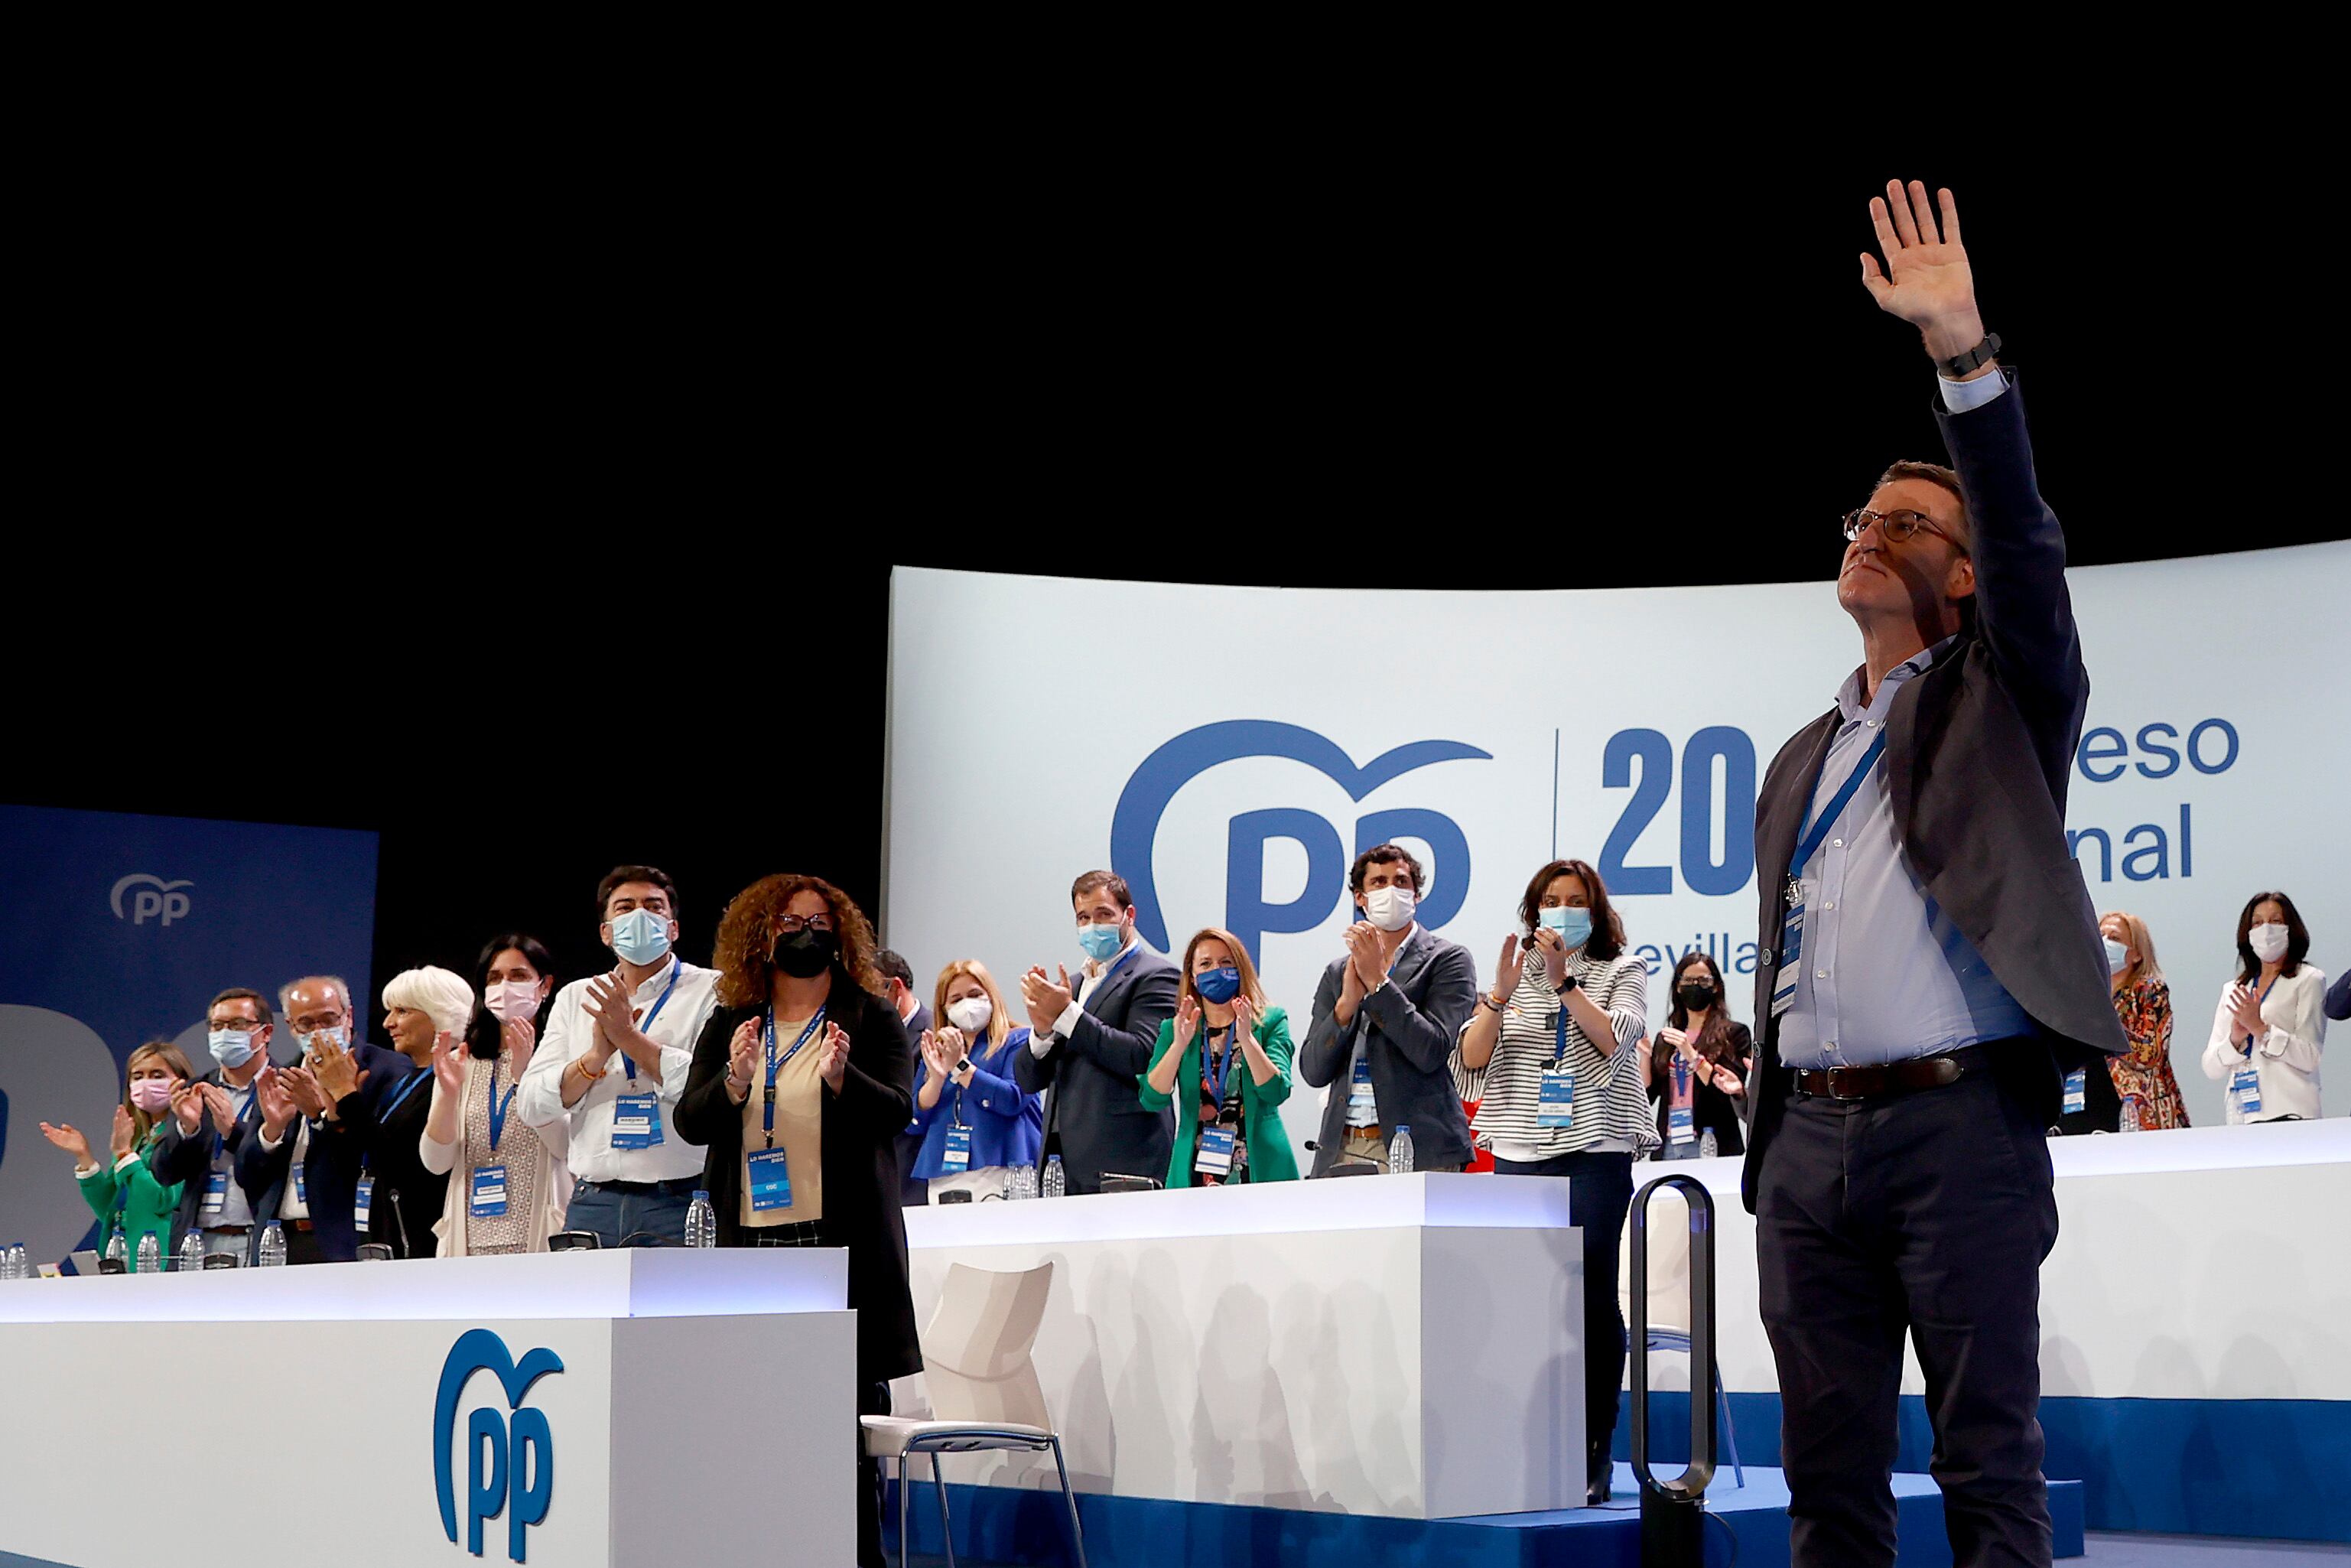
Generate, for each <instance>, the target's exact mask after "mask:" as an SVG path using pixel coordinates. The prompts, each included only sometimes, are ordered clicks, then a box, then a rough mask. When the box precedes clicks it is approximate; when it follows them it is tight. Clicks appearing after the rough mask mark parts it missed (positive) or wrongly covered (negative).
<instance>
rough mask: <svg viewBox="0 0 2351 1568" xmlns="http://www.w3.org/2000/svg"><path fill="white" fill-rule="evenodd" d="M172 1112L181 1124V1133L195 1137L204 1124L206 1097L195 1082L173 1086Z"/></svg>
mask: <svg viewBox="0 0 2351 1568" xmlns="http://www.w3.org/2000/svg"><path fill="white" fill-rule="evenodd" d="M172 1116H173V1117H175V1118H176V1119H177V1120H178V1122H179V1124H180V1135H181V1136H182V1137H183V1138H193V1137H194V1136H195V1135H196V1134H197V1132H198V1131H199V1130H201V1129H202V1128H203V1126H204V1095H203V1094H201V1093H200V1092H197V1087H196V1085H194V1084H193V1083H175V1084H173V1085H172Z"/></svg>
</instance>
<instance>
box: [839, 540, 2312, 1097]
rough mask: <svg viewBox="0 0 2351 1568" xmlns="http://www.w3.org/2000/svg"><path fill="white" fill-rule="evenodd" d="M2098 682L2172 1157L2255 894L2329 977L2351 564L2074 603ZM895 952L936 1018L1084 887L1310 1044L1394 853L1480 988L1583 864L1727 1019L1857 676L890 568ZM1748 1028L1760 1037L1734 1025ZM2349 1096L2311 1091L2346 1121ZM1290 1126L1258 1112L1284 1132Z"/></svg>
mask: <svg viewBox="0 0 2351 1568" xmlns="http://www.w3.org/2000/svg"><path fill="white" fill-rule="evenodd" d="M2068 577H2069V580H2070V582H2071V584H2072V587H2073V592H2074V608H2075V612H2076V613H2077V615H2078V617H2079V620H2080V622H2081V626H2082V636H2083V642H2084V646H2085V658H2086V660H2087V662H2088V664H2089V669H2090V679H2091V695H2090V707H2089V716H2088V720H2087V724H2086V727H2085V731H2084V734H2083V737H2082V744H2081V746H2080V747H2079V748H2078V750H2077V752H2076V755H2075V762H2074V779H2073V784H2072V790H2071V800H2070V804H2069V809H2068V812H2067V825H2068V829H2069V831H2070V834H2071V836H2072V838H2073V839H2074V854H2075V859H2076V861H2077V862H2079V863H2080V865H2081V867H2082V871H2083V874H2084V877H2085V880H2086V882H2087V883H2088V886H2089V889H2090V895H2091V898H2092V900H2093V902H2094V903H2095V904H2096V905H2097V907H2098V908H2099V909H2100V910H2101V911H2105V910H2115V909H2125V910H2129V911H2131V912H2132V913H2134V914H2137V915H2140V916H2141V917H2143V918H2144V919H2146V920H2147V923H2148V925H2149V926H2150V927H2151V929H2152V932H2153V935H2154V937H2155V942H2156V946H2157V949H2158V956H2159V958H2160V959H2161V961H2162V964H2163V966H2164V967H2165V969H2166V970H2167V971H2168V974H2169V977H2170V980H2171V987H2172V995H2173V999H2174V1004H2175V1007H2176V1008H2177V1010H2178V1016H2179V1031H2178V1033H2177V1035H2176V1036H2175V1038H2174V1040H2173V1048H2172V1054H2173V1061H2174V1065H2175V1070H2176V1071H2177V1072H2178V1073H2179V1079H2180V1083H2181V1087H2182V1088H2183V1090H2185V1092H2186V1093H2187V1097H2188V1103H2189V1111H2190V1114H2191V1116H2192V1118H2193V1120H2194V1121H2196V1122H2197V1123H2198V1124H2208V1123H2218V1122H2220V1120H2221V1119H2222V1116H2221V1101H2220V1087H2219V1086H2218V1085H2217V1084H2214V1083H2211V1082H2208V1081H2207V1080H2206V1079H2205V1077H2204V1075H2203V1072H2202V1071H2201V1070H2200V1068H2199V1064H2198V1058H2199V1054H2200V1053H2201V1051H2202V1049H2203V1045H2204V1041H2205V1039H2206V1036H2207V1034H2208V1032H2209V1030H2210V1027H2211V1021H2212V1012H2213V1007H2214V1004H2215V1002H2216V1001H2217V1000H2218V998H2219V996H2220V989H2221V987H2222V985H2223V984H2224V983H2225V981H2226V980H2227V979H2228V977H2229V976H2230V973H2231V962H2232V956H2233V953H2234V938H2235V930H2236V926H2235V923H2236V918H2237V915H2238V912H2239V910H2240V909H2241V906H2242V904H2243V903H2244V901H2245V899H2246V898H2247V897H2248V896H2249V895H2250V894H2252V892H2254V891H2255V890H2257V889H2262V888H2270V887H2283V888H2284V889H2285V890H2286V891H2287V892H2288V893H2289V894H2292V896H2293V897H2294V900H2295V901H2296V903H2297V904H2298V905H2299V906H2300V908H2301V910H2302V913H2303V915H2304V919H2305V920H2306V921H2307V923H2308V925H2309V926H2310V930H2311V935H2312V943H2313V946H2312V951H2311V959H2312V961H2313V962H2314V963H2316V964H2317V965H2319V966H2320V967H2323V968H2325V969H2326V970H2327V972H2328V973H2329V974H2330V975H2331V974H2336V973H2340V971H2341V967H2342V966H2343V965H2345V964H2346V963H2351V851H2346V837H2351V836H2346V831H2345V830H2344V828H2343V826H2342V822H2343V821H2344V818H2345V805H2344V800H2345V789H2344V780H2345V779H2346V776H2351V702H2346V698H2345V695H2344V689H2345V683H2346V678H2351V614H2346V605H2351V543H2331V544H2324V545H2314V546H2307V547H2300V548H2295V549H2276V550H2261V551H2252V552H2248V553H2244V554H2239V555H2225V556H2207V557H2201V558H2198V559H2188V560H2178V561H2153V562H2144V563H2137V564H2131V565H2123V566H2107V567H2091V568H2083V569H2078V570H2074V571H2072V572H2070V573H2069V574H2068ZM890 647H891V667H890V754H889V765H888V779H889V809H888V824H889V825H888V833H889V837H888V842H887V846H886V852H885V863H884V883H885V890H886V891H885V900H886V902H885V904H884V910H883V915H884V929H885V932H886V935H887V938H888V941H889V944H890V945H891V946H893V947H895V948H897V949H898V950H899V951H900V952H901V953H904V955H905V956H906V957H907V958H908V960H909V961H910V962H911V963H912V964H913V965H914V969H915V971H916V975H917V978H918V983H919V984H920V986H921V987H922V988H923V990H924V992H925V998H926V999H927V998H928V992H929V988H930V979H931V977H932V976H934V975H935V973H936V972H937V970H938V968H939V967H941V966H942V965H944V964H946V962H948V961H949V960H951V959H956V958H964V957H976V958H978V959H981V960H982V961H984V962H985V963H986V964H987V966H988V967H989V968H990V970H992V971H993V972H994V973H995V975H996V976H997V978H998V982H999V983H1000V984H1002V985H1003V986H1004V987H1005V988H1006V989H1007V991H1008V992H1011V993H1012V998H1011V999H1012V1000H1013V1003H1014V1005H1015V1007H1016V1008H1017V1007H1018V1005H1019V998H1018V994H1017V990H1016V989H1015V988H1014V987H1013V985H1012V981H1013V979H1014V978H1015V977H1017V976H1018V975H1019V973H1020V972H1021V971H1022V970H1025V969H1026V968H1027V967H1029V965H1031V964H1042V965H1044V966H1045V967H1046V968H1047V970H1048V971H1049V972H1050V970H1051V969H1052V968H1053V967H1054V966H1056V965H1059V964H1066V965H1068V966H1069V967H1071V969H1075V968H1076V967H1077V966H1078V964H1079V962H1080V961H1081V955H1080V954H1079V952H1078V950H1077V946H1076V943H1075V940H1074V935H1073V920H1072V916H1071V907H1070V897H1069V889H1070V883H1071V880H1072V879H1073V878H1074V877H1075V876H1076V875H1077V874H1078V873H1081V872H1082V871H1086V870H1089V869H1092V868H1093V867H1097V866H1105V865H1106V866H1109V867H1111V868H1113V869H1114V870H1116V871H1118V872H1119V873H1121V874H1123V875H1124V876H1125V877H1126V878H1127V880H1128V882H1129V883H1130V884H1131V885H1132V887H1133V889H1134V898H1135V905H1136V909H1137V912H1138V916H1139V923H1140V926H1141V930H1142V933H1143V936H1144V940H1145V941H1147V942H1148V943H1149V944H1150V945H1151V946H1153V947H1155V948H1156V949H1158V950H1160V951H1162V952H1167V951H1170V950H1175V951H1180V950H1181V948H1182V946H1183V944H1184V942H1185V940H1186V938H1187V937H1188V936H1190V935H1191V933H1192V932H1193V931H1195V930H1196V929H1198V928H1199V927H1200V926H1202V925H1226V926H1228V927H1230V928H1231V929H1233V930H1234V931H1235V932H1237V933H1238V935H1239V936H1241V937H1242V939H1243V940H1244V941H1246V942H1247V943H1248V944H1249V946H1250V948H1251V951H1252V952H1253V954H1254V955H1255V956H1256V958H1257V961H1258V964H1259V967H1260V969H1261V970H1262V971H1263V974H1264V978H1265V981H1266V984H1267V988H1268V990H1269V993H1270V996H1271V997H1272V998H1273V999H1274V1000H1275V1001H1276V1002H1278V1003H1280V1004H1281V1005H1284V1006H1286V1007H1288V1008H1289V1009H1290V1012H1291V1013H1292V1015H1293V1017H1294V1019H1295V1022H1294V1023H1293V1026H1292V1032H1293V1034H1295V1035H1296V1036H1298V1037H1300V1038H1301V1039H1302V1038H1303V1036H1304V1034H1305V1030H1306V1018H1305V1015H1306V1013H1307V1011H1308V1009H1309V1008H1310V1007H1311V1003H1312V1000H1313V993H1314V985H1315V981H1316V979H1317V978H1318V977H1319V976H1320V974H1321V971H1322V966H1323V965H1324V964H1325V963H1326V962H1328V961H1329V960H1330V959H1331V958H1332V957H1335V956H1338V954H1339V953H1340V951H1341V946H1340V941H1339V933H1340V931H1341V929H1342V928H1343V926H1344V925H1345V924H1346V923H1347V922H1348V921H1349V920H1350V919H1352V918H1353V905H1352V904H1351V903H1350V901H1349V900H1348V899H1347V897H1346V894H1345V876H1346V870H1347V866H1348V863H1349V862H1350V861H1351V860H1352V859H1353V856H1354V854H1355V852H1357V851H1358V850H1359V849H1362V848H1364V847H1367V846H1369V845H1371V844H1374V843H1377V842H1380V841H1383V840H1395V841H1400V842H1403V843H1405V844H1407V845H1409V846H1411V847H1413V848H1414V849H1415V851H1416V852H1417V853H1419V854H1420V855H1421V856H1422V858H1423V860H1424V862H1425V863H1426V864H1427V865H1428V867H1429V869H1430V873H1431V882H1432V885H1431V886H1430V888H1429V890H1428V892H1427V894H1426V897H1425V898H1424V900H1423V904H1422V919H1423V921H1424V923H1425V924H1426V925H1429V926H1430V927H1431V928H1432V929H1434V930H1437V931H1438V932H1441V933H1442V934H1443V935H1445V936H1448V937H1451V938H1453V939H1454V940H1456V941H1459V942H1463V943H1466V944H1468V946H1469V948H1470V950H1471V952H1472V953H1474V954H1475V955H1476V956H1477V958H1478V963H1479V974H1480V976H1481V977H1482V978H1484V979H1485V980H1487V981H1488V982H1489V983H1490V981H1491V979H1492V976H1493V972H1494V963H1495V959H1496V956H1497V955H1498V953H1499V948H1500V946H1501V942H1502V938H1503V936H1505V935H1506V934H1508V933H1509V932H1510V931H1511V930H1512V929H1514V925H1515V910H1516V907H1517V904H1518V899H1519V896H1520V893H1521V892H1522V890H1523V889H1524V886H1525V883H1526V881H1527V879H1528V877H1530V876H1531V875H1532V874H1533V873H1534V871H1535V870H1536V869H1537V868H1538V867H1539V866H1541V864H1542V863H1543V862H1545V861H1547V860H1550V859H1552V857H1553V856H1554V855H1572V856H1576V857H1580V858H1583V859H1585V860H1589V861H1592V862H1593V863H1594V864H1596V865H1598V866H1599V867H1600V869H1601V872H1602V874H1603V875H1604V878H1605V879H1606V880H1607V883H1608V885H1609V889H1610V891H1611V893H1612V894H1614V896H1615V897H1616V899H1617V900H1618V906H1619V908H1620V910H1621V912H1622V914H1623V916H1624V919H1625V928H1626V933H1627V936H1629V938H1630V940H1631V942H1632V943H1633V945H1634V946H1635V948H1636V949H1637V950H1639V952H1640V953H1641V956H1643V957H1644V958H1645V959H1646V960H1647V962H1648V965H1649V968H1650V971H1651V974H1652V975H1653V976H1654V977H1656V978H1654V979H1653V980H1652V983H1651V986H1650V992H1649V995H1650V1003H1651V1011H1652V1014H1653V1015H1654V1016H1655V1017H1656V1018H1657V1019H1662V1018H1663V1015H1664V1009H1665V1003H1666V998H1665V994H1664V993H1665V985H1664V977H1665V975H1666V974H1667V972H1668V971H1670V969H1671V967H1672V965H1673V963H1674V961H1675V960H1676V959H1677V958H1678V957H1679V956H1681V955H1682V954H1683V953H1684V952H1685V951H1687V949H1689V948H1691V947H1693V946H1698V947H1704V948H1706V949H1708V951H1710V952H1712V953H1713V954H1714V955H1715V956H1716V957H1717V959H1718V961H1719V962H1720V963H1721V965H1722V967H1723V969H1724V971H1725V973H1726V976H1727V977H1729V981H1730V991H1731V999H1732V1002H1733V1005H1734V1009H1735V1010H1736V1011H1737V1012H1738V1014H1739V1016H1740V1017H1741V1018H1742V1019H1746V1018H1747V1016H1748V1014H1749V1012H1750V1004H1751V998H1752V989H1753V987H1752V979H1751V977H1752V975H1753V973H1754V967H1755V951H1756V943H1757V936H1756V931H1755V894H1754V888H1753V885H1752V883H1753V880H1754V875H1755V864H1754V831H1753V825H1754V805H1755V792H1756V789H1757V787H1758V785H1759V784H1760V782H1761V778H1762V774H1763V771H1764V769H1765V768H1768V767H1769V766H1770V764H1771V758H1772V756H1773V755H1774V754H1775V753H1776V752H1777V751H1778V749H1779V747H1780V746H1781V745H1782V742H1783V741H1785V740H1786V738H1787V737H1789V736H1790V735H1792V734H1793V733H1794V732H1795V731H1796V729H1798V728H1799V727H1802V725H1804V724H1805V723H1807V722H1809V721H1810V720H1812V719H1813V718H1815V717H1817V716H1819V715H1820V714H1821V713H1823V712H1824V711H1825V710H1826V709H1827V708H1828V706H1830V704H1831V703H1832V702H1833V701H1834V696H1835V693H1836V688H1837V685H1838V684H1839V683H1840V682H1841V681H1843V680H1844V677H1845V675H1846V674H1847V673H1848V672H1850V671H1851V670H1852V669H1853V667H1854V665H1855V663H1857V661H1858V659H1859V656H1860V640H1859V637H1858V635H1857V634H1856V632H1855V630H1854V627H1853V624H1852V622H1850V621H1849V620H1848V619H1847V618H1846V616H1845V615H1844V612H1842V611H1840V610H1839V609H1838V607H1837V604H1836V601H1835V594H1834V585H1833V584H1832V583H1830V582H1828V581H1825V580H1823V581H1820V582H1808V583H1781V584H1764V585H1754V586H1746V587H1721V588H1716V587H1708V588H1678V589H1640V590H1606V591H1576V590H1559V591H1523V592H1520V591H1491V592H1458V591H1443V592H1438V591H1411V590H1396V591H1377V592H1374V591H1333V590H1310V589H1252V588H1229V587H1204V586H1198V585H1190V584H1181V583H1154V582H1088V581H1080V580H1070V579H1060V578H1040V577H1018V576H1005V575H997V574H992V573H975V572H954V571H938V570H928V569H918V568H909V567H901V568H899V569H898V570H897V571H896V572H895V574H894V575H893V580H892V585H891V630H890ZM1750 1021H1751V1020H1750ZM2346 1092H2351V1089H2346V1090H2338V1091H2336V1092H2335V1093H2333V1094H2331V1095H2329V1096H2328V1099H2327V1108H2328V1110H2329V1111H2330V1112H2336V1113H2339V1112H2340V1111H2342V1110H2344V1109H2346V1108H2351V1101H2346ZM1318 1105H1319V1098H1318V1096H1316V1095H1315V1094H1314V1093H1312V1092H1310V1091H1305V1090H1304V1089H1303V1088H1302V1086H1301V1092H1299V1093H1298V1094H1297V1095H1295V1096H1294V1097H1293V1098H1292V1100H1291V1102H1290V1107H1289V1108H1288V1109H1287V1110H1286V1111H1285V1116H1286V1119H1287V1120H1288V1122H1289V1124H1290V1131H1291V1134H1292V1136H1293V1138H1294V1139H1298V1140H1303V1139H1305V1138H1308V1137H1311V1136H1312V1135H1313V1133H1314V1129H1315V1126H1316V1122H1317V1107H1318Z"/></svg>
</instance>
